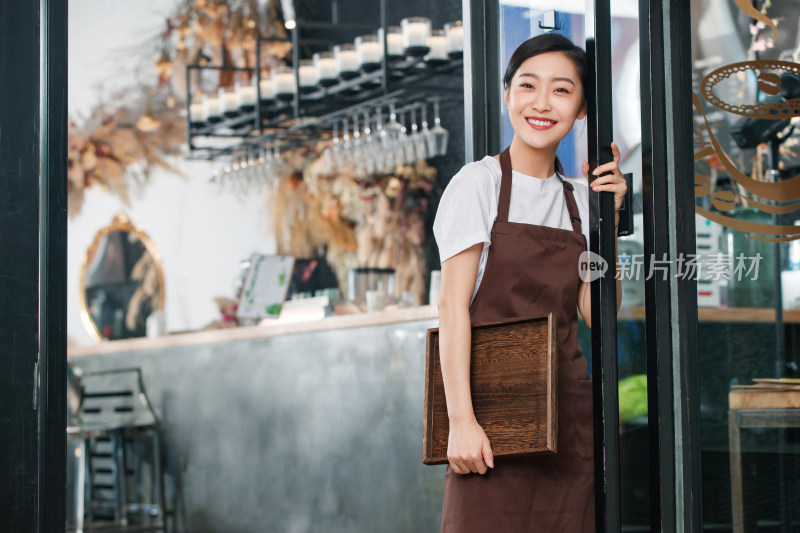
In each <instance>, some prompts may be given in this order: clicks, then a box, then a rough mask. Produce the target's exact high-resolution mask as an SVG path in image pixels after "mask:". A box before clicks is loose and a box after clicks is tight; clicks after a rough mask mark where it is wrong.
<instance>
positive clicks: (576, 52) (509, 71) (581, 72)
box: [503, 33, 589, 174]
mask: <svg viewBox="0 0 800 533" xmlns="http://www.w3.org/2000/svg"><path fill="white" fill-rule="evenodd" d="M547 52H561V53H563V54H564V55H565V56H567V57H568V58H569V59H571V60H572V63H573V64H574V65H575V70H577V71H578V77H580V80H581V88H582V89H583V91H584V92H583V95H584V101H586V86H587V84H588V77H589V62H588V60H587V59H586V52H584V51H583V48H581V47H580V46H575V44H574V43H573V42H572V41H570V40H569V39H567V38H566V37H564V36H563V35H559V34H557V33H544V34H542V35H537V36H536V37H531V38H530V39H528V40H527V41H525V42H524V43H522V44H521V45H519V46H518V47H517V49H516V50H514V53H513V54H511V59H509V60H508V66H507V67H506V72H505V74H504V75H503V88H504V89H506V90H507V89H508V88H509V86H510V85H511V80H512V79H513V78H514V74H516V73H517V70H519V67H520V65H522V63H524V62H525V61H526V60H527V59H529V58H531V57H533V56H538V55H539V54H545V53H547ZM555 169H556V172H558V173H559V174H563V173H564V167H563V165H562V164H561V161H559V160H558V157H556V161H555Z"/></svg>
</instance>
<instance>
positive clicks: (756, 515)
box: [691, 0, 800, 532]
mask: <svg viewBox="0 0 800 533" xmlns="http://www.w3.org/2000/svg"><path fill="white" fill-rule="evenodd" d="M796 7H797V6H796V5H789V4H783V3H780V2H775V3H769V2H766V3H765V2H753V3H752V4H751V3H750V2H736V3H734V2H727V1H718V0H698V1H696V2H692V25H691V39H692V43H691V44H692V74H693V85H692V91H693V94H692V96H693V104H694V105H693V113H694V124H695V129H694V139H693V141H694V159H695V164H694V173H695V183H694V185H695V191H696V192H695V195H696V197H697V198H696V203H695V213H696V215H695V216H696V228H697V229H696V235H695V236H694V237H695V239H696V247H697V261H696V263H697V274H696V276H697V285H698V290H697V300H698V305H699V306H700V312H699V316H698V320H699V323H698V349H697V359H698V366H699V393H700V397H699V398H700V421H699V423H700V429H701V435H702V438H701V441H700V454H701V458H702V461H701V464H702V489H703V492H702V501H703V522H704V526H705V527H706V528H707V529H709V530H711V529H715V530H716V529H719V530H725V531H734V532H746V531H776V532H777V531H779V532H789V531H798V530H800V481H799V480H800V402H799V401H798V399H800V379H798V378H800V368H799V367H798V365H799V364H800V211H798V207H800V189H799V188H798V187H797V182H798V181H800V154H798V151H797V149H796V146H797V145H798V141H800V135H798V134H797V132H796V131H795V127H794V124H795V123H796V122H797V120H800V119H798V117H799V116H800V106H798V102H800V100H798V98H800V68H798V60H799V59H800V55H799V54H798V48H797V42H798V13H797V9H796Z"/></svg>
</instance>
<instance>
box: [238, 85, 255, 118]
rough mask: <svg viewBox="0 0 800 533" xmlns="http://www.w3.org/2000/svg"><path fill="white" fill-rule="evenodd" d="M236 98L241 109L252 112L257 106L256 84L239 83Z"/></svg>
mask: <svg viewBox="0 0 800 533" xmlns="http://www.w3.org/2000/svg"><path fill="white" fill-rule="evenodd" d="M236 100H237V103H238V105H239V109H241V110H242V111H244V112H250V111H252V110H253V109H255V108H256V88H255V86H254V85H249V84H248V85H245V84H241V85H237V86H236Z"/></svg>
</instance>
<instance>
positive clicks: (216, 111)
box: [203, 94, 222, 122]
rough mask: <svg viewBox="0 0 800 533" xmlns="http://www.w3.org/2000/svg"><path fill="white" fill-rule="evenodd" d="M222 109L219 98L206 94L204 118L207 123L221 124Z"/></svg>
mask: <svg viewBox="0 0 800 533" xmlns="http://www.w3.org/2000/svg"><path fill="white" fill-rule="evenodd" d="M221 115H222V109H221V106H220V101H219V98H217V97H216V96H212V95H210V94H206V95H204V96H203V118H205V120H206V121H207V122H219V121H221V120H222V116H221Z"/></svg>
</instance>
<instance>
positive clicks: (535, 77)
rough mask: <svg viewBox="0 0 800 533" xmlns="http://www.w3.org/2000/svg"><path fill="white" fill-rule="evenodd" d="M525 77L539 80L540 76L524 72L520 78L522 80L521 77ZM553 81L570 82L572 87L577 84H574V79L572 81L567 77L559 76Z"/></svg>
mask: <svg viewBox="0 0 800 533" xmlns="http://www.w3.org/2000/svg"><path fill="white" fill-rule="evenodd" d="M523 76H527V77H529V78H534V79H537V80H538V79H539V76H538V75H536V74H533V73H531V72H523V73H522V74H520V75H519V77H520V78H521V77H523ZM551 79H552V80H553V81H566V82H568V83H571V84H572V85H575V82H574V81H572V79H571V78H565V77H561V76H557V77H555V78H551Z"/></svg>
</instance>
